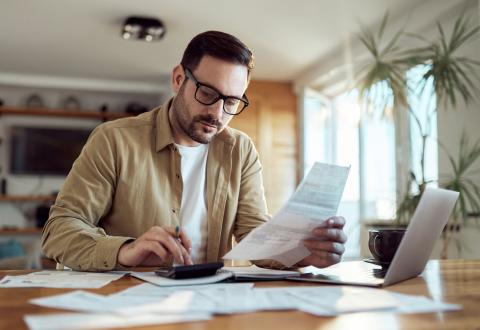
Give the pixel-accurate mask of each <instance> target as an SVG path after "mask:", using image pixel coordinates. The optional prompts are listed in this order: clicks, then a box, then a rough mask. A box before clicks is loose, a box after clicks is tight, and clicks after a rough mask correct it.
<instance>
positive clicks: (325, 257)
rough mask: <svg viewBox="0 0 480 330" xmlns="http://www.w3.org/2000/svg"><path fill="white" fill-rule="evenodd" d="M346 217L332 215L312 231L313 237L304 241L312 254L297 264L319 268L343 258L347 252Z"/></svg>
mask: <svg viewBox="0 0 480 330" xmlns="http://www.w3.org/2000/svg"><path fill="white" fill-rule="evenodd" d="M344 226H345V218H343V217H331V218H329V219H328V220H326V222H325V224H324V225H323V226H319V227H316V228H315V229H314V230H313V231H312V235H313V237H312V238H309V239H306V240H304V241H303V244H304V245H305V247H306V248H307V249H308V250H309V251H310V252H311V254H310V255H309V256H307V257H305V258H304V259H303V260H302V261H300V262H299V263H298V264H297V266H299V267H305V266H315V267H319V268H324V267H328V266H331V265H334V264H336V263H338V262H340V260H341V259H342V254H343V253H344V252H345V246H344V244H345V242H346V241H347V235H345V233H344V231H343V227H344Z"/></svg>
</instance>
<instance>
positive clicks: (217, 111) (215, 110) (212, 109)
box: [208, 99, 224, 119]
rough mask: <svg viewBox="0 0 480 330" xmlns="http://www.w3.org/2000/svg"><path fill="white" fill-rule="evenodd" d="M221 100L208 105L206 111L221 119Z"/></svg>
mask: <svg viewBox="0 0 480 330" xmlns="http://www.w3.org/2000/svg"><path fill="white" fill-rule="evenodd" d="M223 102H224V101H223V100H222V99H219V100H218V101H217V102H215V103H214V104H212V105H210V106H209V107H208V113H209V114H211V115H213V116H214V117H215V118H217V119H221V118H222V116H223Z"/></svg>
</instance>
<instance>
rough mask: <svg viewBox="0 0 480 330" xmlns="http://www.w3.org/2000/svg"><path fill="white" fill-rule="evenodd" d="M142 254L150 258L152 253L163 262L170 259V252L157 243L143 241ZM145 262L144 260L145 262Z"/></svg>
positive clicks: (141, 244) (140, 245)
mask: <svg viewBox="0 0 480 330" xmlns="http://www.w3.org/2000/svg"><path fill="white" fill-rule="evenodd" d="M139 248H140V249H141V251H142V253H143V254H145V255H146V256H148V255H149V254H150V253H153V254H155V255H156V256H157V257H158V258H159V259H160V260H161V261H164V260H166V259H168V252H167V251H166V250H165V249H164V248H163V246H162V245H161V244H159V243H158V242H156V241H142V242H141V243H140V244H139ZM143 261H144V260H142V262H143Z"/></svg>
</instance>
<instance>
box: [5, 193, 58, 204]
mask: <svg viewBox="0 0 480 330" xmlns="http://www.w3.org/2000/svg"><path fill="white" fill-rule="evenodd" d="M55 198H56V197H55V196H51V195H0V202H54V201H55Z"/></svg>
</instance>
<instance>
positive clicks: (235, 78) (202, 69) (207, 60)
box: [169, 56, 248, 146]
mask: <svg viewBox="0 0 480 330" xmlns="http://www.w3.org/2000/svg"><path fill="white" fill-rule="evenodd" d="M192 73H193V75H194V76H195V78H196V79H197V80H198V81H199V82H201V83H204V84H206V85H209V86H211V87H213V88H214V89H216V90H217V91H218V92H220V93H222V94H223V95H227V96H236V97H239V98H241V97H242V96H243V94H244V93H245V90H246V89H247V85H248V71H247V68H246V67H245V66H243V65H240V64H234V63H229V62H226V61H223V60H219V59H216V58H214V57H211V56H204V57H203V58H202V60H201V61H200V63H199V64H198V66H197V68H196V69H195V70H193V71H192ZM196 89H197V87H196V85H195V82H194V81H193V80H192V79H186V78H185V72H184V71H183V68H182V67H181V66H177V67H175V69H174V71H173V90H174V92H176V93H177V95H176V96H175V98H174V100H173V104H172V108H171V109H170V113H169V118H170V124H171V125H172V128H173V131H174V138H175V142H176V143H179V144H183V145H187V146H194V145H198V144H199V143H203V144H205V143H209V142H210V141H212V139H213V138H214V137H215V135H217V134H218V133H219V132H221V131H222V130H223V129H224V128H225V126H226V125H227V124H228V123H229V122H230V120H231V119H232V116H231V115H229V114H227V113H225V112H224V111H223V100H218V101H217V102H215V103H214V104H212V105H204V104H201V103H200V102H198V101H197V100H196V99H195V91H196Z"/></svg>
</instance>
